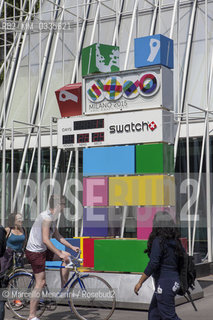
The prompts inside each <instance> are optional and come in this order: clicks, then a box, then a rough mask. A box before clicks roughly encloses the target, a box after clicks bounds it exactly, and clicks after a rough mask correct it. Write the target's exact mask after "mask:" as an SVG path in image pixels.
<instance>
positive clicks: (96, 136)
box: [92, 132, 104, 142]
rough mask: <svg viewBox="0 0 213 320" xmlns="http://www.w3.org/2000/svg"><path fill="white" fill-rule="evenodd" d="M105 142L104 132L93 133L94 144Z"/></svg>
mask: <svg viewBox="0 0 213 320" xmlns="http://www.w3.org/2000/svg"><path fill="white" fill-rule="evenodd" d="M98 141H104V132H94V133H92V142H98Z"/></svg>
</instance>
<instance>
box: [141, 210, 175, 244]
mask: <svg viewBox="0 0 213 320" xmlns="http://www.w3.org/2000/svg"><path fill="white" fill-rule="evenodd" d="M158 211H167V212H168V213H169V214H170V215H171V216H172V217H173V219H174V220H175V221H176V213H175V207H142V208H137V239H143V240H147V239H148V238H149V235H150V233H151V232H152V224H153V218H154V216H155V214H156V213H157V212H158Z"/></svg>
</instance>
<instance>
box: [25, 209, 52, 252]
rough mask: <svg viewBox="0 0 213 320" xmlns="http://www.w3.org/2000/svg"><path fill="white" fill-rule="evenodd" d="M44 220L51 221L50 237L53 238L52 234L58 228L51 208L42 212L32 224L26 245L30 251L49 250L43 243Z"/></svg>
mask: <svg viewBox="0 0 213 320" xmlns="http://www.w3.org/2000/svg"><path fill="white" fill-rule="evenodd" d="M44 220H46V221H51V225H50V238H52V235H53V234H54V232H55V228H56V221H54V216H53V214H52V213H51V212H50V211H49V210H47V211H44V212H42V213H40V215H39V216H38V217H37V218H36V220H35V222H34V224H33V226H32V229H31V231H30V235H29V239H28V242H27V247H26V249H27V250H28V251H32V252H44V251H46V250H47V246H46V245H45V244H44V243H43V238H42V223H43V221H44Z"/></svg>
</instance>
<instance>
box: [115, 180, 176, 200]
mask: <svg viewBox="0 0 213 320" xmlns="http://www.w3.org/2000/svg"><path fill="white" fill-rule="evenodd" d="M109 205H110V206H139V205H140V206H165V205H167V206H168V205H170V206H174V205H175V180H174V177H172V176H166V175H145V176H130V177H110V178H109Z"/></svg>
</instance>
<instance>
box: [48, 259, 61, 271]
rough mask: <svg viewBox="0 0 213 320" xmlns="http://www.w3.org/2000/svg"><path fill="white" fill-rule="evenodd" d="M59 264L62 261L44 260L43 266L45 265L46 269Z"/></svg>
mask: <svg viewBox="0 0 213 320" xmlns="http://www.w3.org/2000/svg"><path fill="white" fill-rule="evenodd" d="M61 264H62V261H46V262H45V267H46V269H48V268H50V269H51V268H54V267H56V268H57V267H60V266H61Z"/></svg>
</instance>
